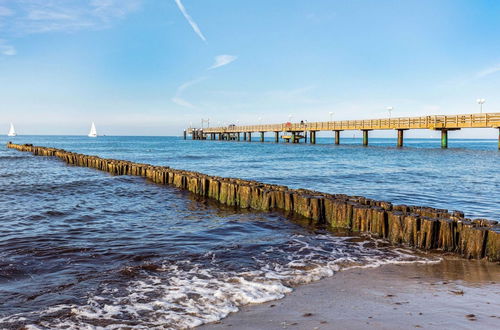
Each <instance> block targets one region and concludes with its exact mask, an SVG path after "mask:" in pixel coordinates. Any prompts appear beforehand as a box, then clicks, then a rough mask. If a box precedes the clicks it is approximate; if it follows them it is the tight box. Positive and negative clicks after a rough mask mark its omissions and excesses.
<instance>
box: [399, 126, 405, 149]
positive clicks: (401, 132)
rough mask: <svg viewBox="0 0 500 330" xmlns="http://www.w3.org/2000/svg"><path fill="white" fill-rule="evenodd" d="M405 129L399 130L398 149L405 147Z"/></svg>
mask: <svg viewBox="0 0 500 330" xmlns="http://www.w3.org/2000/svg"><path fill="white" fill-rule="evenodd" d="M403 132H404V129H398V147H402V146H403V134H404V133H403Z"/></svg>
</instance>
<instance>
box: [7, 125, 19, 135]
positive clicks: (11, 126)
mask: <svg viewBox="0 0 500 330" xmlns="http://www.w3.org/2000/svg"><path fill="white" fill-rule="evenodd" d="M16 135H17V133H16V130H15V129H14V125H12V123H10V129H9V134H7V136H16Z"/></svg>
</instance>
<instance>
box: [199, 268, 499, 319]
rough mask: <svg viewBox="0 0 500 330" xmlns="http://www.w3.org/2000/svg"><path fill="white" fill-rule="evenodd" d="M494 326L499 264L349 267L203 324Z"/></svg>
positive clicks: (496, 313) (497, 315)
mask: <svg viewBox="0 0 500 330" xmlns="http://www.w3.org/2000/svg"><path fill="white" fill-rule="evenodd" d="M414 328H424V329H500V265H498V264H494V263H487V262H483V261H470V260H463V259H455V258H445V259H444V260H443V261H442V262H441V263H439V264H427V265H421V264H405V265H385V266H381V267H379V268H368V269H350V270H346V271H342V272H339V273H337V274H335V275H334V276H333V277H331V278H327V279H323V280H321V281H318V282H316V283H312V284H308V285H304V286H300V287H298V288H296V289H295V290H294V292H292V293H291V294H289V295H288V296H287V297H285V298H284V299H282V300H278V301H272V302H268V303H265V304H260V305H250V306H245V307H243V308H242V309H241V311H240V312H238V313H235V314H231V315H230V316H229V317H227V318H226V319H223V320H222V321H220V322H217V323H215V324H208V325H205V326H202V327H201V329H414Z"/></svg>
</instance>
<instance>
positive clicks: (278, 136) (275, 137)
mask: <svg viewBox="0 0 500 330" xmlns="http://www.w3.org/2000/svg"><path fill="white" fill-rule="evenodd" d="M274 142H276V143H279V142H280V132H274Z"/></svg>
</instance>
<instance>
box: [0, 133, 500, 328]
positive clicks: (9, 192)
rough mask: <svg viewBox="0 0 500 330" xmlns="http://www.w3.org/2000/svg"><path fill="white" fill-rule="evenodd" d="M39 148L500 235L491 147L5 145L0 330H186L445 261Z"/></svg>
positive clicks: (498, 184)
mask: <svg viewBox="0 0 500 330" xmlns="http://www.w3.org/2000/svg"><path fill="white" fill-rule="evenodd" d="M9 140H11V141H12V142H14V143H32V144H35V145H41V146H47V147H56V148H62V149H66V150H68V151H74V152H79V153H84V154H91V155H97V156H100V157H105V158H114V159H124V160H130V161H135V162H141V163H149V164H154V165H163V166H169V167H172V168H177V169H185V170H193V171H198V172H202V173H206V174H211V175H217V176H224V177H236V178H244V179H252V180H258V181H261V182H265V183H274V184H280V185H286V186H288V187H290V188H307V189H312V190H317V191H321V192H327V193H342V194H348V195H360V196H365V197H369V198H374V199H378V200H386V201H390V202H393V203H396V204H400V203H402V204H407V205H423V206H430V207H436V208H445V209H449V210H461V211H463V212H465V215H466V217H470V218H488V219H492V220H499V218H500V217H499V213H500V212H499V211H500V205H499V204H500V202H499V201H500V152H499V151H498V145H497V141H496V140H453V139H452V140H450V141H449V148H448V149H441V148H440V141H439V140H436V139H406V140H405V147H403V148H397V147H396V146H395V144H396V143H395V140H394V139H376V138H372V139H370V146H368V147H363V146H362V145H361V140H360V139H355V138H353V139H348V138H345V139H343V140H342V141H341V142H342V144H341V145H338V146H336V145H334V144H333V143H332V142H333V141H332V139H331V138H330V139H327V138H318V141H317V144H315V145H310V144H285V143H279V144H276V143H273V142H272V139H268V140H266V142H264V143H261V142H234V141H232V142H231V141H192V140H183V139H182V138H181V137H124V136H120V137H115V136H100V137H98V138H94V139H92V138H87V137H81V136H17V137H14V138H7V137H0V196H1V197H0V225H1V227H0V228H1V230H0V328H1V329H18V328H23V327H24V328H26V329H61V328H62V329H185V328H191V327H196V326H198V325H201V324H204V323H209V322H215V321H218V320H220V319H222V318H224V317H226V316H227V315H228V314H229V313H233V312H237V311H238V309H239V308H240V307H241V306H244V305H247V304H255V303H262V302H266V301H271V300H275V299H280V298H283V297H284V296H285V295H287V294H288V293H290V292H291V291H292V290H293V289H294V288H295V287H297V286H298V285H302V284H306V283H309V282H312V281H317V280H319V279H321V278H324V277H329V276H335V273H336V272H339V271H342V270H344V269H348V268H353V267H360V268H363V267H377V266H380V265H383V264H388V263H431V262H439V260H440V259H439V256H438V255H436V254H426V253H419V252H415V251H412V250H409V249H405V248H395V247H391V246H390V245H388V244H387V243H386V242H383V241H381V240H377V239H375V238H371V237H368V236H356V235H353V234H350V233H341V232H335V233H334V232H329V231H327V230H325V229H324V228H319V227H313V226H311V225H310V224H309V223H308V221H306V220H304V219H301V218H291V217H289V216H287V215H285V214H283V213H280V212H256V211H248V210H239V209H236V208H232V207H226V206H221V205H218V204H217V203H215V202H213V201H210V200H205V199H202V198H200V197H197V196H194V195H192V194H190V193H189V192H185V191H181V190H178V189H176V188H174V187H169V186H163V185H157V184H154V183H152V182H149V181H147V180H146V179H144V178H142V177H132V176H113V175H110V174H109V173H105V172H100V171H97V170H95V169H90V168H81V167H74V166H69V165H67V164H65V163H63V162H62V161H60V160H58V159H56V158H50V157H35V156H33V155H31V154H29V153H21V152H18V151H15V150H12V149H7V148H6V147H5V144H6V143H7V141H9Z"/></svg>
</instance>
